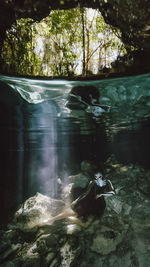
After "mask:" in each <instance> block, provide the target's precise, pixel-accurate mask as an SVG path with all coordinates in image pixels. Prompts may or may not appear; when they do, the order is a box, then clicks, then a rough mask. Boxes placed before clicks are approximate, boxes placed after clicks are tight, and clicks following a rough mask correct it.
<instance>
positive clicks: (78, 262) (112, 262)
mask: <svg viewBox="0 0 150 267" xmlns="http://www.w3.org/2000/svg"><path fill="white" fill-rule="evenodd" d="M106 168H107V170H108V172H107V174H109V177H110V178H111V181H112V182H113V185H114V187H115V188H117V189H118V190H117V192H118V193H117V195H115V196H114V197H111V198H105V200H106V204H107V206H108V207H107V208H106V210H105V213H104V215H103V216H102V217H101V218H97V219H95V220H93V221H91V223H90V224H89V226H88V227H87V228H85V227H81V226H79V225H77V224H76V223H73V222H71V223H70V221H69V220H65V221H64V220H61V221H56V222H54V223H53V224H52V225H46V224H45V225H44V226H42V227H39V228H38V227H33V228H32V227H31V226H35V225H36V224H35V221H36V223H37V221H39V222H40V220H42V216H43V213H46V214H47V215H48V216H51V217H52V216H54V215H55V214H58V213H59V212H60V211H61V210H62V209H63V207H64V204H65V203H64V202H63V201H61V200H55V199H52V198H49V197H47V196H44V195H41V194H39V193H37V194H36V195H35V196H33V197H32V198H30V199H28V200H26V201H25V203H24V205H22V206H21V208H20V209H19V211H18V212H16V213H15V215H14V219H13V220H12V223H11V224H10V225H9V230H5V231H4V230H3V231H1V232H0V240H1V242H0V266H2V267H13V266H14V267H19V266H21V267H22V266H24V267H31V266H32V267H40V266H42V267H56V266H57V267H58V266H63V267H73V266H81V267H85V266H91V264H92V266H93V267H97V266H108V267H114V266H121V267H130V266H135V267H137V266H139V267H148V264H147V263H149V262H150V245H149V244H150V228H149V221H150V211H149V206H150V200H149V198H148V197H147V194H143V193H142V192H144V193H145V192H146V193H147V192H148V190H147V188H148V187H149V183H150V180H149V178H148V177H150V171H149V170H144V169H143V168H142V167H140V166H139V165H137V166H134V165H132V164H127V165H123V164H118V163H117V162H116V159H115V158H111V159H109V161H108V162H107V166H106ZM82 177H84V179H85V181H86V179H87V180H88V176H86V175H85V173H84V176H83V173H80V174H78V175H74V176H72V178H70V179H73V180H75V181H77V184H78V183H79V184H80V179H81V180H82ZM137 177H138V178H139V181H138V182H139V183H138V185H139V186H140V188H141V189H142V190H138V187H137V183H136V181H137ZM144 177H145V178H144ZM84 179H83V181H84ZM73 180H72V181H73ZM83 181H82V182H83ZM85 181H84V182H85ZM144 181H145V186H147V188H145V187H143V185H141V183H140V182H142V184H143V183H144ZM82 182H81V185H82V186H83V185H85V184H86V183H85V184H84V182H83V183H82ZM141 191H142V192H141ZM122 192H123V194H122ZM42 207H43V209H42ZM35 210H36V212H35ZM16 214H18V215H17V216H16ZM46 214H45V215H44V216H46ZM28 215H29V218H27V217H28ZM25 218H26V219H25ZM32 218H33V222H32V223H31V220H32ZM24 220H25V221H24ZM34 228H36V230H35V229H34Z"/></svg>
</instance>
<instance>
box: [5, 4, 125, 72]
mask: <svg viewBox="0 0 150 267" xmlns="http://www.w3.org/2000/svg"><path fill="white" fill-rule="evenodd" d="M81 12H82V10H81V9H80V8H76V9H70V10H55V11H52V12H51V13H50V15H49V16H48V17H46V18H45V19H43V20H42V21H41V22H39V23H36V22H34V21H33V20H31V19H21V20H19V21H17V23H16V24H14V25H13V26H12V28H11V29H10V30H9V31H8V32H7V38H6V40H5V42H4V47H3V51H2V58H3V60H4V62H5V69H6V71H7V72H9V73H11V74H23V75H41V76H42V75H44V76H45V75H46V76H71V75H79V74H81V73H82V61H83V58H82V55H83V51H82V50H83V34H84V37H85V47H84V49H85V55H86V57H85V61H86V62H85V66H86V74H88V73H90V72H91V73H98V72H99V71H101V69H102V68H103V67H109V66H110V64H111V61H112V60H113V59H114V58H115V57H117V55H121V54H124V53H125V47H124V46H123V44H122V42H121V41H120V39H119V38H120V36H119V38H118V37H117V36H116V35H119V32H118V31H117V30H116V29H113V28H112V27H110V26H109V25H107V24H106V23H105V21H104V19H103V17H102V15H101V13H100V12H99V11H98V10H92V9H84V31H85V32H84V33H83V20H82V15H81ZM113 54H114V55H113Z"/></svg>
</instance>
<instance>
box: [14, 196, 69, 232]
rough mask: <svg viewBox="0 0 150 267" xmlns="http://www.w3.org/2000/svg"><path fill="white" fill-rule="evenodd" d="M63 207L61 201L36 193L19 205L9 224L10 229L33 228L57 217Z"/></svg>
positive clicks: (63, 204)
mask: <svg viewBox="0 0 150 267" xmlns="http://www.w3.org/2000/svg"><path fill="white" fill-rule="evenodd" d="M64 206H65V203H64V202H63V201H61V200H57V199H53V198H50V197H48V196H45V195H42V194H40V193H37V194H36V195H35V196H33V197H31V198H29V199H27V200H26V201H25V203H24V204H22V205H21V207H20V209H19V210H18V211H17V212H16V213H15V215H14V218H13V220H12V222H11V223H10V228H20V229H29V228H33V227H34V226H37V225H39V224H40V223H42V222H43V221H44V220H47V219H51V218H52V217H54V216H56V215H58V214H59V213H60V212H61V211H62V209H63V208H64Z"/></svg>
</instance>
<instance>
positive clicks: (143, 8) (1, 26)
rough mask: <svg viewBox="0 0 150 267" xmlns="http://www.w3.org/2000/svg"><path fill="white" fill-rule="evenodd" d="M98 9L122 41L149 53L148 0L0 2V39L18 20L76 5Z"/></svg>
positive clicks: (21, 0) (36, 16)
mask: <svg viewBox="0 0 150 267" xmlns="http://www.w3.org/2000/svg"><path fill="white" fill-rule="evenodd" d="M79 4H80V6H83V7H89V8H90V7H91V8H98V9H99V10H100V11H101V13H102V15H103V16H104V18H105V20H106V22H107V23H108V24H111V25H113V26H115V27H118V28H119V29H120V30H121V33H122V40H123V41H124V42H125V43H126V44H129V45H133V46H135V47H137V48H138V49H140V50H141V49H143V50H145V51H149V50H150V2H149V0H143V1H142V0H125V1H122V0H109V1H108V0H72V1H71V0H69V1H68V0H55V1H53V0H45V1H40V0H35V1H31V0H15V1H14V0H7V1H6V0H1V2H0V14H1V15H0V36H1V37H0V38H1V40H0V41H1V42H2V40H3V39H4V35H5V31H6V30H7V29H8V28H10V26H11V25H12V23H13V22H15V21H16V20H17V19H20V18H27V17H29V18H33V19H34V20H38V21H39V20H41V19H42V18H44V17H46V16H47V15H48V14H49V12H50V11H51V10H53V9H68V8H73V7H76V6H77V5H79Z"/></svg>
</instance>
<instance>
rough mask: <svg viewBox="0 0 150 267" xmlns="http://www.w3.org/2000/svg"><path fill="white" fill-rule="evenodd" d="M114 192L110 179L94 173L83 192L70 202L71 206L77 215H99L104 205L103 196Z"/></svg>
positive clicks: (84, 216)
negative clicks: (93, 177) (104, 178)
mask: <svg viewBox="0 0 150 267" xmlns="http://www.w3.org/2000/svg"><path fill="white" fill-rule="evenodd" d="M113 194H115V191H114V188H113V186H112V183H111V182H110V180H108V181H106V180H103V179H102V175H101V173H97V174H96V175H95V179H94V180H93V181H91V182H90V183H89V185H88V187H87V188H86V191H85V193H83V194H82V195H81V196H79V197H78V198H77V199H76V200H75V201H73V202H72V203H71V208H72V210H73V211H75V212H76V213H77V215H78V217H80V218H82V219H84V220H85V219H87V218H88V216H91V215H92V216H94V217H101V216H102V215H103V212H104V210H105V207H106V203H105V199H104V196H111V195H113Z"/></svg>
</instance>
